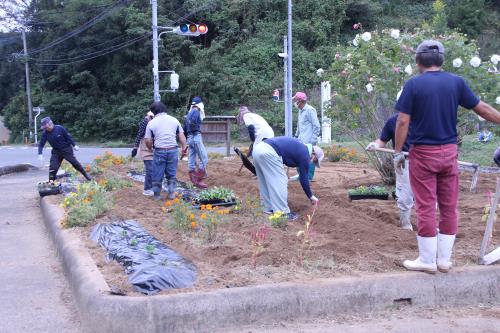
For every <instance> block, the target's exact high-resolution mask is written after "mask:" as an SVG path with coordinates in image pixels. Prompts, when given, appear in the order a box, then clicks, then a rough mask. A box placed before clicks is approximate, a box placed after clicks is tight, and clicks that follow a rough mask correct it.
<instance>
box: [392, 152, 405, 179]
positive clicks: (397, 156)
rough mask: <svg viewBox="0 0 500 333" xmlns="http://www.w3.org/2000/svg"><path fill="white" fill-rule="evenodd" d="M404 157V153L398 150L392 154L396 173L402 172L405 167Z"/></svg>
mask: <svg viewBox="0 0 500 333" xmlns="http://www.w3.org/2000/svg"><path fill="white" fill-rule="evenodd" d="M405 161H406V157H405V154H404V153H403V152H402V151H400V152H396V153H394V154H393V155H392V162H393V163H394V170H395V171H396V173H397V174H400V175H401V174H402V173H403V169H404V167H405Z"/></svg>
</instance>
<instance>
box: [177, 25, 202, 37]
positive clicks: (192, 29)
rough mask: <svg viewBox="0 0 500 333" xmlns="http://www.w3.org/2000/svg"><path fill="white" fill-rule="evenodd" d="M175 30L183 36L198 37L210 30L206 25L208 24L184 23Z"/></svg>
mask: <svg viewBox="0 0 500 333" xmlns="http://www.w3.org/2000/svg"><path fill="white" fill-rule="evenodd" d="M173 32H174V33H175V34H177V35H181V36H193V37H196V36H199V35H204V34H206V33H207V32H208V27H207V26H206V24H194V23H189V24H188V23H184V24H181V25H179V26H177V27H175V29H174V31H173Z"/></svg>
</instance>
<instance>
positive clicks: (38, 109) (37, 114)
mask: <svg viewBox="0 0 500 333" xmlns="http://www.w3.org/2000/svg"><path fill="white" fill-rule="evenodd" d="M33 111H35V112H36V116H35V143H38V136H37V133H38V128H37V124H38V123H37V122H36V118H38V116H39V115H40V113H42V112H45V109H44V108H43V107H41V106H37V107H34V108H33Z"/></svg>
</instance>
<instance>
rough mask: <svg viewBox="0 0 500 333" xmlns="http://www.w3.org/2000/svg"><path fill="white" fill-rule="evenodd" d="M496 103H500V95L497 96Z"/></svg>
mask: <svg viewBox="0 0 500 333" xmlns="http://www.w3.org/2000/svg"><path fill="white" fill-rule="evenodd" d="M495 103H497V104H498V105H500V96H497V98H496V99H495Z"/></svg>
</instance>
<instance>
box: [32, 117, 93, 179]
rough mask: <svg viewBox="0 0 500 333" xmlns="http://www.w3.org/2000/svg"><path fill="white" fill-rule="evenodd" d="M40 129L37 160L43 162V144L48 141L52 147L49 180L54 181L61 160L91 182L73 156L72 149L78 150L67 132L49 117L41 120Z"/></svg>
mask: <svg viewBox="0 0 500 333" xmlns="http://www.w3.org/2000/svg"><path fill="white" fill-rule="evenodd" d="M42 129H43V133H42V138H41V139H40V143H39V144H38V159H39V160H40V161H42V162H43V155H42V151H43V146H45V143H46V142H47V141H49V143H50V145H51V146H52V154H51V156H50V167H49V180H55V179H56V175H57V171H58V170H59V167H60V166H61V163H62V161H63V159H65V160H66V161H68V162H69V163H71V165H72V166H73V168H75V169H76V170H78V171H79V172H80V173H81V174H82V175H83V176H84V177H85V179H87V180H92V178H91V177H90V176H89V174H88V173H87V172H85V170H84V169H83V167H82V165H81V164H80V162H78V160H77V159H76V157H75V155H74V154H73V149H74V150H78V149H80V148H78V146H77V145H76V143H75V141H74V140H73V138H72V137H71V135H70V134H69V133H68V131H67V130H66V129H65V128H64V127H62V126H61V125H54V123H53V122H52V120H51V119H50V118H49V117H45V118H43V119H42Z"/></svg>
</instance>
